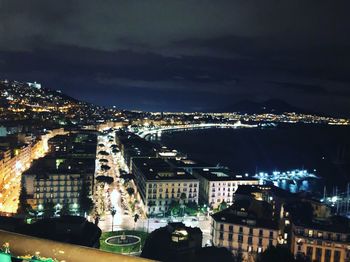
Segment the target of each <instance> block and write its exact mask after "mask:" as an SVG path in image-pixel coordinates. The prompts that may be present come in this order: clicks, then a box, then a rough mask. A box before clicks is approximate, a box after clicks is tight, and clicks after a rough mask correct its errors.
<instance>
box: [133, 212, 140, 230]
mask: <svg viewBox="0 0 350 262" xmlns="http://www.w3.org/2000/svg"><path fill="white" fill-rule="evenodd" d="M139 218H140V216H139V215H138V214H135V215H134V230H135V227H136V222H137V220H139Z"/></svg>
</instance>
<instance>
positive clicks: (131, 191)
mask: <svg viewBox="0 0 350 262" xmlns="http://www.w3.org/2000/svg"><path fill="white" fill-rule="evenodd" d="M126 191H127V192H128V194H129V196H132V195H133V194H134V193H135V190H134V189H133V188H132V187H128V188H127V189H126Z"/></svg>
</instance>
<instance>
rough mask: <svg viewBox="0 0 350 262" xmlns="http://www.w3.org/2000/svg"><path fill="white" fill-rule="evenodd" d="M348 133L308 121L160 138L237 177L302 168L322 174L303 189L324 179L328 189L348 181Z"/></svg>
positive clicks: (203, 131) (215, 130) (341, 128)
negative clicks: (275, 126)
mask: <svg viewBox="0 0 350 262" xmlns="http://www.w3.org/2000/svg"><path fill="white" fill-rule="evenodd" d="M316 129H317V132H315V130H316ZM349 131H350V130H349V128H348V127H329V126H313V125H310V126H302V125H287V126H279V127H277V128H269V129H237V130H227V129H226V130H225V129H207V130H196V131H184V132H174V133H164V134H163V135H162V136H161V138H160V142H161V143H163V144H165V145H167V146H168V147H172V148H176V149H178V150H179V151H182V152H184V153H186V154H188V156H190V157H192V158H195V159H200V160H202V161H205V162H207V163H210V164H214V165H217V164H220V165H223V166H228V167H230V168H231V169H232V170H235V171H236V172H237V173H239V174H243V175H244V174H246V173H248V174H249V175H254V174H257V173H260V172H263V173H270V174H272V172H273V171H280V172H287V171H292V170H295V169H300V170H302V169H305V170H308V171H309V172H310V173H312V174H314V175H316V176H318V177H320V178H322V180H320V179H316V180H315V179H312V181H309V182H308V185H307V186H308V187H311V188H312V189H315V187H317V189H318V190H319V191H322V190H323V182H324V183H325V184H326V185H327V188H328V189H329V191H331V190H332V188H333V186H336V185H337V186H339V187H341V186H343V185H345V184H346V183H344V181H347V180H348V177H347V171H349V170H350V160H349V158H350V156H349V152H350V150H349V145H350V139H349V137H348V136H347V134H348V132H349ZM287 138H288V139H287ZM340 145H342V146H340ZM315 184H317V186H316V185H315ZM301 186H302V187H305V186H306V182H304V184H303V182H302V181H301Z"/></svg>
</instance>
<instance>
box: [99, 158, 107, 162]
mask: <svg viewBox="0 0 350 262" xmlns="http://www.w3.org/2000/svg"><path fill="white" fill-rule="evenodd" d="M99 161H100V163H108V160H107V159H104V158H101V159H100V160H99Z"/></svg>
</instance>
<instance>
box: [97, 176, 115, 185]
mask: <svg viewBox="0 0 350 262" xmlns="http://www.w3.org/2000/svg"><path fill="white" fill-rule="evenodd" d="M96 181H97V182H99V183H106V184H108V185H110V184H112V183H113V182H114V179H113V177H110V176H98V177H96Z"/></svg>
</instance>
